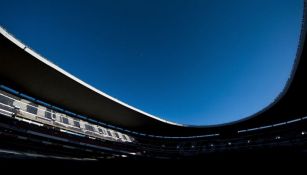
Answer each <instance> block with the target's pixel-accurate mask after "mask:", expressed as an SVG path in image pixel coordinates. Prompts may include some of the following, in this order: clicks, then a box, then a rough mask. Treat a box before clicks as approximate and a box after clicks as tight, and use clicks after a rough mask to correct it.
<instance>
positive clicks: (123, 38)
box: [0, 0, 303, 125]
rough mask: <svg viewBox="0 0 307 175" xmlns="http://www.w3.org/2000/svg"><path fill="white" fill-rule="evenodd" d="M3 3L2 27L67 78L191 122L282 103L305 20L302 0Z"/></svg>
mask: <svg viewBox="0 0 307 175" xmlns="http://www.w3.org/2000/svg"><path fill="white" fill-rule="evenodd" d="M0 4H1V6H0V25H2V26H3V27H5V28H6V29H7V30H8V31H9V32H11V33H12V34H14V35H15V36H16V37H17V38H19V39H20V40H21V41H23V42H24V43H26V44H27V45H29V46H30V47H32V48H34V50H36V51H38V53H41V54H42V55H43V56H44V57H46V58H47V59H49V60H51V61H52V62H54V63H55V64H57V65H59V66H60V67H62V68H63V69H65V70H66V71H68V72H69V73H71V74H73V75H75V76H77V77H79V78H80V79H81V80H83V81H85V82H87V83H89V84H90V85H92V86H94V87H96V88H97V89H100V90H101V91H103V92H105V93H107V94H109V95H111V96H113V97H115V98H117V99H119V100H121V101H123V102H125V103H128V104H130V105H132V106H134V107H136V108H139V109H141V110H143V111H145V112H148V113H151V114H153V115H156V116H158V117H160V118H163V119H166V120H169V121H172V122H177V123H182V124H193V125H210V124H220V123H224V122H230V121H235V120H238V119H241V118H244V117H247V116H249V115H251V114H254V113H255V112H257V111H259V110H260V109H262V108H264V107H265V106H267V105H268V104H270V103H271V102H272V101H273V100H274V99H275V98H276V96H277V95H278V94H279V93H280V92H281V91H282V89H283V88H284V85H285V83H286V80H287V78H288V77H289V73H290V71H291V68H292V65H293V61H294V58H295V54H296V49H297V45H298V38H299V32H300V27H301V20H302V14H303V1H302V0H231V1H230V0H223V1H222V0H217V1H212V0H211V1H209V0H129V1H128V0H96V1H91V0H86V1H85V0H84V1H78V0H70V1H67V0H28V1H24V0H0ZM55 86H56V85H55ZM68 93H69V91H68Z"/></svg>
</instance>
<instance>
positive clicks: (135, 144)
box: [0, 1, 307, 160]
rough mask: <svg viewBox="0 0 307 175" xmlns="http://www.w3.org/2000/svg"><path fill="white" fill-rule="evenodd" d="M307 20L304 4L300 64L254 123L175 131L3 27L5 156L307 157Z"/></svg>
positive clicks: (0, 67)
mask: <svg viewBox="0 0 307 175" xmlns="http://www.w3.org/2000/svg"><path fill="white" fill-rule="evenodd" d="M306 14H307V12H306V1H305V5H304V16H303V18H302V28H301V33H300V40H299V43H298V48H297V54H296V58H295V63H294V65H293V69H292V72H291V75H290V77H289V79H288V82H287V84H286V86H285V88H284V90H283V91H282V92H281V93H280V95H279V96H278V97H277V98H276V99H275V100H274V101H273V102H272V103H271V104H270V105H269V106H267V107H266V108H264V109H263V110H261V111H259V112H258V113H256V114H254V115H252V116H249V117H247V118H244V119H242V120H239V121H236V122H231V123H226V124H222V125H214V126H187V125H181V124H176V123H172V122H168V121H165V120H162V119H160V118H158V117H155V116H153V115H150V114H148V113H146V112H143V111H141V110H139V109H136V108H134V107H132V106H129V105H128V104H125V103H123V102H121V101H119V100H117V99H114V98H112V97H111V96H109V95H107V94H105V93H103V92H101V91H99V90H97V89H96V88H94V87H92V86H90V85H88V84H87V83H85V82H83V81H81V80H79V79H78V78H77V77H75V76H73V75H71V74H69V73H67V72H66V71H65V70H63V69H61V68H60V67H58V66H56V65H55V64H53V63H51V62H50V61H48V60H47V59H45V58H44V57H42V56H41V55H39V54H38V53H36V52H35V51H33V50H32V49H31V48H29V47H28V46H26V45H25V44H23V43H22V42H20V41H19V40H17V39H16V38H15V37H14V36H13V35H11V34H10V33H8V32H7V31H6V30H5V29H3V28H0V33H1V35H0V84H1V86H0V87H1V90H0V137H1V140H3V142H1V143H0V152H1V153H3V154H5V155H7V156H12V155H18V156H25V157H41V158H59V159H77V160H79V159H82V160H84V159H87V160H97V159H106V158H135V159H141V158H150V159H152V158H165V159H181V158H187V157H199V156H203V155H208V154H216V153H227V152H238V151H239V152H250V151H254V150H256V151H257V150H295V151H298V152H302V151H304V150H305V149H307V147H306V144H307V103H306V102H305V103H304V101H306V100H307V86H306V84H307V83H306V81H307V60H306V58H307V55H306V54H307V50H306V44H305V40H306ZM294 148H295V149H294ZM29 152H31V153H29Z"/></svg>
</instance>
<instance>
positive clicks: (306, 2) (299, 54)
mask: <svg viewBox="0 0 307 175" xmlns="http://www.w3.org/2000/svg"><path fill="white" fill-rule="evenodd" d="M306 6H307V0H304V10H303V18H302V25H301V33H300V37H299V42H298V49H297V53H296V58H295V61H294V64H293V67H292V71H291V74H290V77H289V79H288V81H287V82H286V84H285V86H284V88H283V90H282V91H281V93H280V94H279V95H278V96H277V97H276V98H275V100H274V101H273V102H272V103H270V104H269V105H267V106H266V107H265V108H263V109H262V110H260V111H259V112H257V113H255V114H253V115H251V116H248V117H245V118H243V119H240V120H236V121H233V122H227V123H224V124H216V125H202V126H197V125H184V124H178V123H174V122H170V121H167V120H164V119H161V118H159V117H157V116H154V115H151V114H149V113H146V112H144V111H142V110H140V109H137V108H135V107H133V106H130V105H128V104H126V103H124V102H122V101H120V100H118V99H116V98H113V97H111V96H110V95H108V94H106V93H104V92H102V91H100V90H98V89H96V88H94V87H92V86H91V85H89V84H87V83H85V82H84V81H82V80H80V79H78V78H77V77H75V76H73V75H71V74H70V73H68V72H66V71H65V70H63V69H62V68H60V67H59V66H57V65H55V64H54V63H52V62H51V61H49V60H47V59H46V58H44V57H42V56H41V55H39V54H38V53H36V52H35V51H33V50H32V49H31V48H29V47H28V46H26V45H25V44H23V43H22V42H20V41H19V40H18V39H16V38H15V37H14V36H13V35H11V34H10V33H8V32H7V31H6V30H5V29H4V28H2V27H1V26H0V33H1V34H2V35H3V36H4V37H5V38H7V39H8V40H10V41H11V42H13V43H14V44H15V45H16V46H18V47H19V48H21V49H22V50H24V51H25V52H27V53H28V54H30V55H31V56H32V57H33V58H35V59H37V60H39V61H40V62H42V63H44V64H46V65H47V66H49V67H50V68H52V69H54V70H55V71H57V72H59V73H61V74H62V75H64V76H66V77H67V78H69V79H71V80H73V81H75V82H77V83H78V84H80V85H82V86H84V87H86V88H88V89H90V90H91V91H93V92H95V93H97V94H99V95H100V96H102V97H104V98H107V99H109V100H111V101H113V102H115V103H117V104H119V105H122V106H123V107H126V108H128V109H130V110H132V111H134V112H136V113H139V114H141V117H149V118H151V119H154V120H156V121H159V122H162V123H164V124H161V126H159V127H160V128H162V127H163V126H164V127H165V126H167V127H169V129H170V128H173V129H178V130H180V131H181V132H183V131H184V129H182V128H187V129H191V130H193V128H194V129H195V130H197V131H201V130H202V129H210V128H215V127H222V126H229V125H233V124H237V123H241V122H244V121H247V120H249V119H252V118H255V117H257V116H259V115H262V114H263V113H264V112H266V111H268V110H270V108H272V107H273V106H274V105H275V104H277V103H278V102H279V101H280V100H281V99H282V98H283V97H284V96H285V95H286V94H287V92H288V90H289V87H290V85H291V83H292V81H293V79H294V76H295V74H296V69H297V67H298V64H299V63H300V61H301V57H302V53H303V49H304V42H305V38H306V27H307V25H306V22H307V21H306V16H307V12H306ZM90 117H91V116H90ZM137 117H138V116H135V118H137ZM100 119H101V118H100ZM135 120H138V119H135ZM140 120H143V121H145V120H146V121H145V122H147V119H146V118H145V119H144V118H142V119H140ZM149 121H153V120H148V122H149ZM159 122H158V123H159ZM155 123H157V122H155ZM169 125H170V126H169ZM159 127H157V128H159ZM180 128H181V129H180ZM151 129H152V128H151ZM156 130H158V129H156ZM145 133H146V132H145ZM172 133H173V132H172ZM200 135H202V134H200Z"/></svg>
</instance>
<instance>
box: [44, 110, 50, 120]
mask: <svg viewBox="0 0 307 175" xmlns="http://www.w3.org/2000/svg"><path fill="white" fill-rule="evenodd" d="M45 117H46V118H49V119H51V110H50V109H47V110H46V111H45Z"/></svg>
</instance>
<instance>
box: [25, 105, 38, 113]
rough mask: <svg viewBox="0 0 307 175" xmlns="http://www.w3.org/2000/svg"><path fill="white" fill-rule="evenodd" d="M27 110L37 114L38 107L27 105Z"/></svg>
mask: <svg viewBox="0 0 307 175" xmlns="http://www.w3.org/2000/svg"><path fill="white" fill-rule="evenodd" d="M27 112H30V113H32V114H37V108H36V107H34V106H32V105H31V106H30V105H27Z"/></svg>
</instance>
